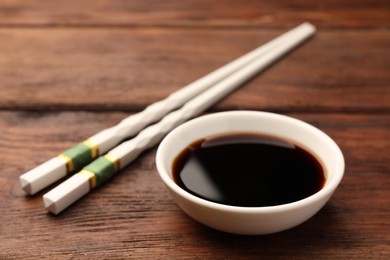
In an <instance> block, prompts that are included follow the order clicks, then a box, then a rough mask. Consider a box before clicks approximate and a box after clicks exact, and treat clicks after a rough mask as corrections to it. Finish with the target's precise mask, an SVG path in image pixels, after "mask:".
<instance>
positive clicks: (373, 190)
mask: <svg viewBox="0 0 390 260" xmlns="http://www.w3.org/2000/svg"><path fill="white" fill-rule="evenodd" d="M289 115H290V116H294V117H296V118H299V119H302V120H305V121H307V122H309V123H311V124H313V125H315V126H317V127H319V128H320V129H322V130H323V131H325V132H326V133H328V134H329V135H330V136H332V137H333V138H334V139H335V141H336V142H337V143H338V144H339V145H340V147H341V149H342V151H343V152H344V155H345V157H346V173H345V177H344V180H343V181H342V183H341V185H340V187H339V189H338V190H337V192H336V193H335V194H334V196H333V197H332V199H331V200H330V202H329V203H328V204H327V206H326V207H325V208H324V209H323V210H321V211H320V212H319V213H318V214H317V215H315V216H314V217H313V218H312V219H310V220H309V221H307V222H306V223H304V224H302V225H300V226H298V227H296V228H293V229H291V230H288V231H285V232H281V233H278V234H274V235H269V236H252V237H251V236H250V237H245V236H235V235H229V234H225V233H221V232H217V231H214V230H211V229H209V228H207V227H204V226H202V225H200V224H198V223H196V222H195V221H193V220H191V219H190V218H188V217H187V216H186V215H185V214H184V213H182V212H181V211H180V210H179V209H178V208H177V206H176V205H175V204H174V202H173V201H172V199H171V198H170V196H169V194H168V193H167V191H166V190H165V188H164V186H163V184H162V181H160V179H159V178H158V176H157V173H156V169H155V166H154V155H155V149H152V150H150V151H148V152H146V153H145V154H143V155H142V156H141V158H139V160H137V161H136V162H135V163H134V164H133V165H131V166H129V167H127V168H126V169H125V170H124V171H123V172H122V173H121V174H120V175H118V176H117V177H116V178H114V180H113V181H112V182H110V183H109V184H107V185H105V186H103V187H102V188H100V189H98V190H96V191H94V192H92V193H91V194H89V195H88V196H86V197H84V198H83V199H81V200H80V201H78V202H77V203H76V204H75V205H73V206H71V207H70V208H68V209H67V210H66V211H64V212H63V213H62V214H60V215H59V216H57V217H54V216H52V215H50V214H48V213H46V212H45V210H44V208H43V205H42V201H41V195H42V194H43V193H44V192H41V193H40V194H38V195H37V196H33V197H25V196H24V193H23V191H22V190H21V189H20V187H19V184H18V175H19V174H20V173H21V172H23V171H25V170H28V169H29V168H31V167H33V166H34V165H36V164H37V163H40V162H41V161H44V160H46V159H48V158H50V157H51V156H53V155H55V154H57V153H58V152H60V151H61V150H62V149H65V148H67V147H69V146H70V145H72V144H73V143H76V142H78V140H80V139H81V138H84V137H86V136H88V135H90V134H91V133H93V132H94V131H95V129H100V128H105V127H107V126H109V125H110V124H112V123H115V122H116V121H118V120H120V119H121V118H122V117H123V116H125V114H124V113H113V112H108V113H91V112H60V113H58V112H48V113H25V112H0V125H1V126H2V127H1V128H0V135H1V136H6V138H2V139H0V140H1V143H0V146H1V147H2V148H3V150H5V151H7V153H6V154H5V157H3V158H2V163H3V165H5V167H3V168H2V176H1V178H0V204H1V205H3V207H2V214H1V215H0V223H1V225H0V233H1V244H0V248H1V250H0V258H5V259H8V258H10V259H20V258H29V257H30V256H32V255H40V258H42V257H43V258H51V257H53V256H55V258H59V259H68V258H70V257H71V256H77V258H81V259H91V258H92V259H96V258H110V257H112V256H115V257H117V258H127V257H130V258H155V257H157V256H159V257H158V258H163V259H168V258H170V259H171V258H181V257H189V256H191V258H192V257H196V258H201V259H211V257H212V256H213V255H214V256H215V255H218V256H219V257H221V258H235V257H244V258H247V257H250V258H257V257H274V256H275V255H276V256H278V257H283V256H285V257H289V256H291V255H294V256H298V258H306V257H315V258H322V257H321V256H323V257H324V258H330V259H332V258H338V257H340V256H347V255H348V256H351V257H358V258H360V257H362V256H370V257H374V258H383V259H385V258H386V257H388V256H389V250H388V249H389V242H390V241H389V237H388V232H389V231H390V226H389V223H388V219H389V217H390V210H389V208H388V207H387V206H386V205H389V203H390V190H389V189H388V187H389V185H390V182H389V178H388V173H389V171H390V168H389V165H388V164H386V165H385V164H383V163H382V162H384V161H389V160H390V155H389V153H386V152H379V151H388V150H389V149H390V133H389V131H388V130H389V125H390V117H389V116H388V115H365V114H355V115H349V114H322V115H316V114H305V113H303V114H302V113H298V114H289ZM16 158H18V159H17V160H15V159H16ZM308 238H310V239H308ZM27 241H28V245H26V242H27ZM322 254H323V255H322Z"/></svg>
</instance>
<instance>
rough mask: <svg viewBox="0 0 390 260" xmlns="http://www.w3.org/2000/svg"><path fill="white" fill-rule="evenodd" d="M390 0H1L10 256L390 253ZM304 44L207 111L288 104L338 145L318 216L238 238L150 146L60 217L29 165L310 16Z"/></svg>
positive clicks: (3, 252)
mask: <svg viewBox="0 0 390 260" xmlns="http://www.w3.org/2000/svg"><path fill="white" fill-rule="evenodd" d="M389 3H390V2H389V1H385V0H381V1H379V0H377V1H368V0H360V1H346V0H342V1H336V0H334V1H309V0H297V1H250V0H246V1H219V0H218V1H123V0H122V1H119V0H118V1H102V0H100V1H21V0H15V1H8V0H6V1H0V147H1V150H2V152H1V156H0V162H1V165H0V208H1V210H0V213H1V214H0V259H31V258H32V259H39V258H42V259H72V258H76V259H107V258H109V259H111V258H114V259H123V258H131V259H178V258H179V259H180V258H189V259H192V258H194V259H216V258H217V259H219V258H222V259H236V258H240V259H247V258H249V259H258V258H272V259H273V258H298V259H304V258H310V259H317V258H327V259H340V258H353V259H367V258H375V259H389V258H390V164H389V162H390V152H389V151H390V34H389V29H390V4H389ZM304 21H309V22H312V23H313V24H315V25H316V26H317V27H318V31H317V33H316V35H315V37H313V38H312V39H311V40H310V41H308V42H307V43H305V44H304V45H302V46H301V47H300V48H298V49H296V50H295V51H294V52H292V53H290V54H289V55H288V56H286V57H285V58H284V59H282V60H280V61H279V62H278V63H276V64H275V65H273V66H272V67H270V68H269V69H268V70H266V71H265V72H263V73H262V74H260V75H258V76H257V77H256V78H254V79H253V80H251V81H249V82H248V83H247V84H245V85H243V86H242V87H241V88H239V89H238V90H237V91H235V92H234V93H232V94H231V95H229V96H228V97H227V98H225V99H224V100H223V101H221V102H220V103H218V104H216V105H215V106H214V107H212V108H211V109H209V110H208V111H207V113H213V112H218V111H225V110H237V109H251V110H262V111H271V112H278V113H282V114H285V115H290V116H293V117H296V118H299V119H301V120H304V121H306V122H309V123H311V124H313V125H315V126H316V127H318V128H320V129H322V130H323V131H325V132H326V133H327V134H329V135H330V136H331V137H332V138H334V140H335V141H336V142H337V143H338V144H339V145H340V147H341V149H342V151H343V153H344V156H345V159H346V171H345V177H344V179H343V181H342V183H341V184H340V186H339V188H338V190H337V191H336V193H335V194H334V196H333V197H332V198H331V200H330V201H329V202H328V203H327V205H326V206H325V207H324V208H323V209H322V210H321V211H320V212H319V213H318V214H316V215H315V216H314V217H313V218H311V219H310V220H309V221H307V222H305V223H303V224H302V225H300V226H298V227H295V228H293V229H290V230H287V231H284V232H280V233H277V234H272V235H266V236H237V235H231V234H225V233H222V232H218V231H215V230H212V229H209V228H207V227H204V226H203V225H201V224H198V223H197V222H195V221H193V220H192V219H190V218H189V217H187V216H186V215H185V214H184V213H182V211H181V210H180V209H179V208H178V207H177V206H176V205H175V203H174V202H173V201H172V199H171V197H170V196H169V194H168V193H167V191H166V190H165V188H164V186H163V184H162V182H161V181H160V179H159V177H158V176H157V171H156V168H155V164H154V157H155V152H156V149H155V148H154V149H151V150H149V151H147V152H145V153H144V154H143V155H142V156H141V157H140V158H139V159H138V160H137V161H136V162H135V163H133V164H132V165H130V166H129V167H127V168H126V169H125V170H124V171H122V172H121V174H119V175H117V176H116V177H115V178H114V179H113V180H112V181H111V182H110V183H108V184H107V185H105V186H103V187H101V188H99V189H97V190H95V191H93V192H91V193H90V194H88V195H87V196H86V197H84V198H83V199H81V200H80V201H78V202H77V203H76V204H74V205H72V206H71V207H70V208H68V209H67V210H65V211H64V212H63V213H61V214H60V215H58V216H53V215H51V214H49V213H47V212H46V211H45V209H44V207H43V203H42V195H43V194H44V193H45V192H46V191H48V190H49V189H46V190H44V191H42V192H40V193H38V194H37V195H35V196H26V194H25V193H24V192H23V191H22V189H21V188H20V186H19V176H20V175H21V174H22V173H24V172H25V171H28V170H30V169H31V168H33V167H35V166H37V165H38V164H39V163H42V162H44V161H46V160H47V159H50V158H51V157H53V156H55V155H57V154H58V153H60V152H61V151H63V150H64V149H67V148H69V147H71V146H73V145H74V144H76V143H78V142H80V141H81V140H83V139H85V138H87V137H88V136H91V135H93V134H94V133H96V132H98V131H99V130H102V129H104V128H106V127H110V126H112V125H114V124H116V123H117V122H119V121H120V120H121V119H123V118H124V117H126V116H128V115H130V114H133V113H137V112H139V111H141V110H142V109H143V108H144V107H145V106H147V105H148V104H150V103H152V102H155V101H157V100H160V99H162V98H164V97H166V96H167V95H169V94H170V93H172V92H173V91H175V90H177V89H179V88H180V87H182V86H184V85H185V84H187V83H190V82H192V81H193V80H195V79H197V78H199V77H201V76H203V75H205V74H207V73H208V72H210V71H212V70H214V69H216V68H218V67H220V66H222V65H223V64H225V63H227V62H229V61H230V60H232V59H234V58H236V57H238V56H240V55H242V54H244V53H245V52H247V51H249V50H251V49H253V48H255V47H257V46H258V45H260V44H262V43H265V42H267V41H268V40H271V39H272V38H274V37H276V36H277V35H279V34H281V33H283V32H285V31H286V30H288V29H290V28H292V27H294V26H296V25H298V24H299V23H301V22H304Z"/></svg>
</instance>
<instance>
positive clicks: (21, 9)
mask: <svg viewBox="0 0 390 260" xmlns="http://www.w3.org/2000/svg"><path fill="white" fill-rule="evenodd" d="M389 8H390V5H389V2H388V1H386V0H357V1H353V2H351V1H348V0H325V1H320V2H318V1H309V0H301V1H294V2H291V1H289V0H281V1H253V0H244V1H223V0H217V1H208V0H201V1H168V2H167V1H157V0H154V1H143V0H135V1H134V0H133V1H125V0H115V1H104V0H94V1H92V0H88V1H75V0H72V1H65V0H61V1H54V2H53V1H35V0H27V1H26V0H17V1H1V2H0V18H1V19H0V25H2V26H80V25H84V26H100V25H110V26H144V25H147V26H156V25H157V26H186V27H199V26H201V27H204V26H206V27H210V26H213V27H248V26H249V27H259V26H260V27H264V26H267V27H268V26H272V27H275V26H276V27H286V26H292V25H295V24H297V23H300V22H302V21H306V20H307V21H310V22H313V23H315V24H317V25H318V26H321V27H332V28H357V27H366V28H367V27H382V28H388V27H389V25H390V19H389Z"/></svg>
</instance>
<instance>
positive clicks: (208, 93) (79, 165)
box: [20, 23, 315, 214]
mask: <svg viewBox="0 0 390 260" xmlns="http://www.w3.org/2000/svg"><path fill="white" fill-rule="evenodd" d="M314 32H315V27H314V26H313V25H311V24H309V23H303V24H301V25H300V26H298V27H296V28H294V29H292V30H291V31H289V32H287V33H285V34H283V35H281V36H279V37H277V38H275V39H274V40H272V41H270V42H268V43H266V44H264V45H262V46H260V47H258V48H257V49H255V50H253V51H251V52H249V53H247V54H245V55H244V56H242V57H240V58H238V59H236V60H234V61H232V62H230V63H228V64H226V65H225V66H223V67H221V68H219V69H217V70H216V71H214V72H212V73H210V74H208V75H206V76H204V77H202V78H200V79H199V80H196V81H195V82H193V83H191V84H189V85H187V86H185V87H184V88H182V89H180V90H178V91H177V92H175V93H173V94H171V95H170V96H168V97H167V98H166V99H164V100H161V101H158V102H156V103H154V104H152V105H150V106H148V107H147V108H146V109H145V110H143V111H142V112H140V113H138V114H134V115H132V116H129V117H128V118H125V119H124V120H122V121H121V122H120V123H119V124H117V125H116V126H113V127H111V128H108V129H105V130H103V131H101V132H99V133H97V134H95V135H94V136H92V137H90V138H88V139H87V140H85V141H83V142H82V143H79V144H78V145H76V146H74V147H73V148H71V149H69V150H66V151H64V152H63V153H61V154H60V155H58V156H57V157H54V158H52V159H50V160H49V161H47V162H45V163H43V164H41V165H40V166H38V167H36V168H34V169H32V170H31V171H29V172H27V173H25V174H23V175H21V176H20V183H21V186H22V188H23V189H24V190H25V191H26V192H27V193H28V194H35V193H37V192H38V191H40V190H42V189H43V188H45V187H47V186H49V185H51V184H53V183H54V182H56V181H58V180H60V179H62V178H63V177H65V176H66V175H68V174H71V173H73V172H77V173H76V174H74V175H73V176H72V177H70V178H69V179H67V180H66V181H64V182H63V183H61V184H60V185H58V186H57V187H56V188H54V189H53V190H51V191H49V192H48V193H46V194H45V195H44V196H43V201H44V205H45V207H46V209H47V210H48V211H50V212H51V213H53V214H58V213H60V212H61V211H62V210H64V209H65V208H67V207H68V206H69V205H71V204H72V203H73V202H75V201H76V200H78V199H80V198H81V197H82V196H84V195H85V194H87V193H88V192H89V191H90V190H92V189H94V188H96V187H99V186H101V185H102V184H104V183H105V182H107V181H108V180H109V179H110V178H111V177H112V176H113V175H114V174H115V173H117V172H118V171H119V170H121V169H123V168H124V167H125V166H127V165H128V164H129V163H131V162H132V161H133V160H135V159H136V158H137V156H138V155H139V154H140V153H141V152H143V151H144V150H146V149H148V148H150V147H153V146H154V145H156V144H157V143H158V142H160V141H161V139H162V138H163V137H164V136H165V135H166V134H167V133H168V132H170V131H171V130H172V129H173V128H175V127H176V126H178V125H180V124H181V123H183V122H185V121H187V120H188V119H190V118H192V117H195V116H196V115H198V114H200V113H201V112H203V111H205V110H206V109H207V108H209V107H210V106H211V105H213V104H214V103H215V102H217V101H218V100H220V99H221V98H223V97H224V96H225V95H227V94H228V93H230V92H231V91H232V90H234V89H235V88H237V87H238V86H240V85H241V84H242V83H244V82H245V81H247V80H248V79H249V78H251V77H253V76H254V75H255V74H257V73H259V72H260V71H262V70H263V69H265V68H266V67H267V66H269V65H270V64H272V63H273V62H275V61H276V60H278V59H279V58H280V57H281V56H282V55H284V54H286V53H287V52H289V51H290V50H292V49H293V48H295V47H296V46H298V45H299V44H300V43H302V42H303V41H305V40H306V39H308V38H309V37H310V36H311V35H313V34H314ZM171 111H173V112H171ZM158 120H160V121H159V122H158V123H155V124H153V125H150V124H151V123H153V122H157V121H158ZM148 125H150V126H148ZM145 127H146V128H145ZM136 134H137V135H136ZM134 135H136V136H135V137H134V138H133V139H130V140H129V141H126V142H122V141H123V140H124V139H126V138H128V137H130V136H134ZM121 142H122V143H121ZM118 144H119V145H118ZM114 147H115V148H114ZM112 148H113V149H112ZM110 149H111V150H110Z"/></svg>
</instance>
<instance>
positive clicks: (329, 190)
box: [156, 110, 345, 214]
mask: <svg viewBox="0 0 390 260" xmlns="http://www.w3.org/2000/svg"><path fill="white" fill-rule="evenodd" d="M247 115H250V116H259V117H275V118H276V119H280V120H285V121H286V120H287V121H289V122H290V123H293V124H296V125H297V126H298V127H303V128H306V129H308V130H310V131H311V133H313V135H316V136H317V137H319V138H322V139H323V140H325V141H326V142H327V144H328V145H330V146H331V148H332V149H333V151H334V153H335V158H337V159H338V162H337V163H336V167H335V169H334V171H335V173H334V175H333V176H332V178H331V180H330V181H329V182H326V184H325V186H324V187H323V188H322V189H321V190H319V191H318V192H316V193H314V194H313V195H311V196H309V197H306V198H304V199H301V200H298V201H294V202H290V203H286V204H281V205H274V206H262V207H244V206H233V205H226V204H220V203H216V202H212V201H208V200H205V199H202V198H199V197H197V196H195V195H193V194H191V193H189V192H187V191H185V190H184V189H182V188H181V187H180V186H179V185H177V184H176V183H175V182H174V180H173V179H172V178H171V177H170V175H169V171H168V170H167V169H166V167H165V166H164V165H165V163H164V162H163V160H162V158H163V155H164V154H163V153H164V149H166V146H167V145H168V144H169V141H170V140H171V139H172V138H174V135H175V134H176V132H178V131H182V129H184V128H189V127H193V125H196V124H198V123H200V122H201V121H204V120H212V119H216V118H220V119H221V118H222V117H227V116H247ZM156 166H157V172H158V175H159V176H160V178H161V179H162V181H163V182H164V184H165V185H166V186H167V187H168V188H169V189H170V190H171V191H173V192H174V193H176V194H177V195H179V196H180V197H182V198H184V199H186V200H188V201H191V202H193V203H195V204H198V205H201V206H203V207H207V208H212V209H215V210H220V211H225V212H236V213H245V214H259V213H276V212H282V211H287V210H291V209H299V208H302V207H305V206H307V205H310V204H313V203H315V202H318V201H321V200H322V199H324V198H327V197H330V196H331V195H332V194H333V192H334V191H335V190H336V188H337V186H338V185H339V183H340V182H341V180H342V178H343V175H344V170H345V160H344V156H343V154H342V152H341V149H340V148H339V146H338V145H337V144H336V142H335V141H334V140H333V139H332V138H331V137H329V136H328V135H327V134H325V133H324V132H323V131H321V130H320V129H318V128H316V127H314V126H312V125H310V124H308V123H306V122H304V121H302V120H299V119H296V118H293V117H291V116H286V115H282V114H277V113H272V112H263V111H252V110H235V111H224V112H217V113H212V114H207V115H202V116H200V117H197V118H194V119H192V120H190V121H187V122H185V123H183V124H181V125H180V126H178V127H176V128H175V129H173V130H172V131H171V132H170V133H169V134H168V135H167V136H166V137H165V138H164V139H163V140H162V142H161V143H160V145H159V146H158V149H157V154H156Z"/></svg>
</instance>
